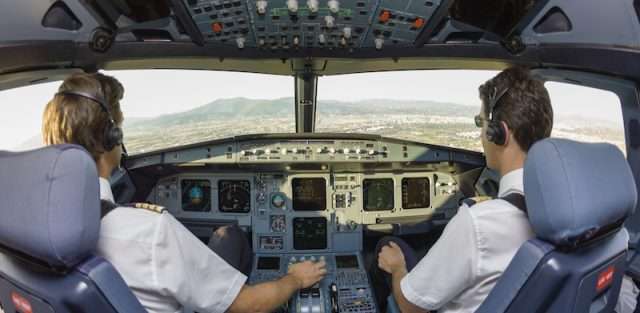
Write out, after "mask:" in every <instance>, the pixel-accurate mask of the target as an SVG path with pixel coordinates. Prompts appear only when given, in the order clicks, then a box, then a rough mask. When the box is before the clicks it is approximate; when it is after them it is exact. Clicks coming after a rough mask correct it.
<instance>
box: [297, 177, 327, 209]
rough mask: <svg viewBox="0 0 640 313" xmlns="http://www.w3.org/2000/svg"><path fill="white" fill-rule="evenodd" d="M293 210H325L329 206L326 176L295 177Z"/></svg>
mask: <svg viewBox="0 0 640 313" xmlns="http://www.w3.org/2000/svg"><path fill="white" fill-rule="evenodd" d="M291 189H292V190H293V210H295V211H324V210H325V209H326V208H327V183H326V181H325V179H324V178H322V177H317V178H294V179H292V180H291Z"/></svg>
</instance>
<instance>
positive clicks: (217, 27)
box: [211, 22, 222, 34]
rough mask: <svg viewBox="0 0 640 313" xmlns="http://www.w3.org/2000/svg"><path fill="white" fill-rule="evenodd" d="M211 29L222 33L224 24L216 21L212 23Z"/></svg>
mask: <svg viewBox="0 0 640 313" xmlns="http://www.w3.org/2000/svg"><path fill="white" fill-rule="evenodd" d="M211 29H212V30H213V32H214V33H216V34H217V33H221V32H222V24H220V23H218V22H216V23H213V24H211Z"/></svg>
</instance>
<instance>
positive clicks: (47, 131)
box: [42, 73, 123, 160]
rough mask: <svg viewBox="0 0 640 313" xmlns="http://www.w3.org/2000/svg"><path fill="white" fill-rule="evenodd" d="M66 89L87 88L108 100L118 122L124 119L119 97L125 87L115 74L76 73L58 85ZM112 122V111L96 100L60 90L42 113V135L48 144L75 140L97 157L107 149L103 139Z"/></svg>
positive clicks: (73, 142) (87, 90)
mask: <svg viewBox="0 0 640 313" xmlns="http://www.w3.org/2000/svg"><path fill="white" fill-rule="evenodd" d="M98 75H101V77H98ZM116 84H117V85H116ZM103 86H104V87H103ZM118 86H119V87H118ZM64 91H76V92H84V93H88V94H91V95H95V96H96V97H97V98H103V99H105V100H107V103H106V104H107V109H108V110H109V112H110V113H111V116H112V118H113V119H114V121H115V123H116V124H117V125H119V124H120V123H122V120H123V115H122V111H121V110H120V104H119V100H120V98H121V97H122V94H123V88H122V85H120V84H119V83H118V82H117V80H115V78H113V77H109V76H106V75H102V74H84V73H82V74H73V75H71V76H70V77H68V78H67V79H65V81H64V82H63V83H62V85H61V86H60V88H59V89H58V92H64ZM115 99H117V100H115ZM108 126H109V113H107V112H105V111H104V110H103V109H102V108H101V107H100V105H99V104H97V103H95V102H94V101H93V100H90V99H86V98H83V97H79V96H74V95H63V94H56V95H55V96H54V97H53V99H52V100H51V101H49V103H48V104H47V106H46V107H45V110H44V113H43V116H42V139H43V141H44V143H45V144H46V145H54V144H64V143H71V144H77V145H80V146H83V147H84V148H85V149H87V151H88V152H89V153H90V154H91V156H92V157H93V159H94V160H97V159H98V157H99V156H100V155H101V154H102V153H104V152H106V151H105V149H104V145H103V141H104V136H105V130H106V128H107V127H108Z"/></svg>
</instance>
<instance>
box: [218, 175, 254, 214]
mask: <svg viewBox="0 0 640 313" xmlns="http://www.w3.org/2000/svg"><path fill="white" fill-rule="evenodd" d="M218 210H220V212H225V213H247V212H249V211H251V184H250V183H249V181H248V180H220V181H218Z"/></svg>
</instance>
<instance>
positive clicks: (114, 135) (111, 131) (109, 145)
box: [56, 90, 123, 151]
mask: <svg viewBox="0 0 640 313" xmlns="http://www.w3.org/2000/svg"><path fill="white" fill-rule="evenodd" d="M56 96H76V97H81V98H85V99H89V100H91V101H93V102H95V103H97V104H99V105H100V108H101V109H102V111H104V112H105V113H107V115H108V116H109V122H108V123H107V126H106V127H105V129H104V135H103V138H102V147H103V148H104V149H105V151H111V150H113V148H115V147H117V146H118V145H122V137H123V133H122V129H121V128H120V127H118V126H117V125H116V122H115V120H114V119H113V116H112V115H111V112H110V111H109V107H107V105H106V101H105V100H104V98H103V97H99V96H97V95H93V94H91V93H87V92H82V91H73V90H69V91H60V92H58V93H56Z"/></svg>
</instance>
